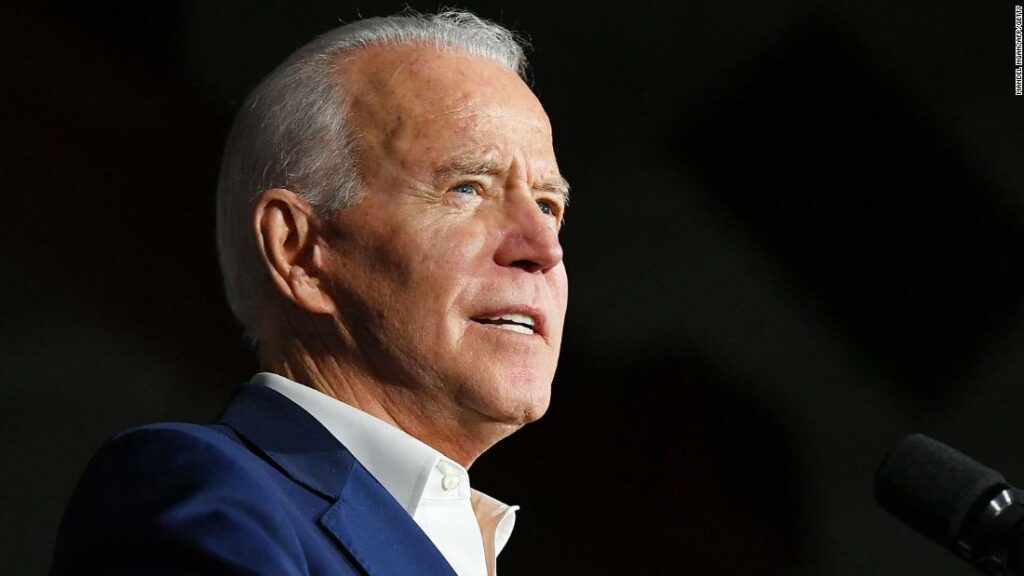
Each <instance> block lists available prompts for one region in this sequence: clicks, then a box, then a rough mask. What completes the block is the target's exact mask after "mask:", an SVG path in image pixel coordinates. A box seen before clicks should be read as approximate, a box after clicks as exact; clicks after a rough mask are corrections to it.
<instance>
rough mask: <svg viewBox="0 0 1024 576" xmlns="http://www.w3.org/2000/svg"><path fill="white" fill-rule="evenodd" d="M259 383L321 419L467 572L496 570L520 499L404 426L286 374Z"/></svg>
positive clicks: (468, 575)
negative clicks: (499, 496) (488, 484)
mask: <svg viewBox="0 0 1024 576" xmlns="http://www.w3.org/2000/svg"><path fill="white" fill-rule="evenodd" d="M251 384H253V385H256V386H266V387H267V388H271V389H273V390H276V391H277V392H280V393H281V394H283V395H284V396H285V397H287V398H288V399H290V400H291V401H292V402H295V403H296V404H298V405H299V406H300V407H301V408H302V409H304V410H305V411H306V412H309V414H310V415H311V416H313V417H314V418H316V419H317V421H319V422H320V423H321V424H322V425H323V426H324V428H327V430H328V431H329V432H330V433H331V434H332V435H333V436H334V437H335V438H337V439H338V441H339V442H341V443H342V444H343V445H344V446H345V448H348V450H349V452H351V453H352V455H353V456H355V458H356V460H358V461H359V463H360V464H362V465H363V467H364V468H366V469H367V471H369V472H370V474H372V475H373V477H374V478H376V479H377V480H378V481H379V482H380V483H381V484H382V485H383V486H384V488H385V489H386V490H387V491H388V492H390V493H391V495H392V496H393V497H394V498H395V500H397V501H398V503H399V504H400V505H401V506H402V508H404V509H405V511H406V512H408V513H409V515H410V516H412V519H413V520H414V521H415V522H416V524H418V525H419V527H420V528H421V529H423V532H425V533H426V535H427V536H428V537H429V538H430V540H431V541H432V542H433V543H434V545H435V546H437V549H438V550H440V551H441V554H442V555H443V556H444V557H445V560H447V561H448V563H449V564H451V566H452V568H454V569H455V572H456V573H457V574H458V575H459V576H495V573H496V567H495V559H496V558H497V556H498V554H499V553H500V552H501V550H502V549H503V548H504V547H505V544H506V543H507V542H508V539H509V536H510V535H511V534H512V528H513V526H514V525H515V521H516V510H518V509H519V507H518V506H508V505H506V504H503V503H501V502H499V501H498V500H495V499H494V498H491V497H490V496H487V495H486V494H484V493H482V492H478V491H476V490H473V489H471V488H470V485H469V474H468V473H467V472H466V469H465V468H463V467H462V466H460V465H459V464H458V463H456V462H454V461H452V460H450V459H448V458H446V457H445V456H444V455H443V454H441V453H440V452H438V451H437V450H434V449H433V448H431V447H430V446H427V445H426V444H424V443H423V442H421V441H419V440H417V439H416V438H413V437H412V436H410V435H409V434H406V433H405V432H404V431H402V430H400V429H399V428H397V427H395V426H393V425H391V424H389V423H387V422H384V421H383V420H380V419H378V418H376V417H374V416H371V415H369V414H367V413H366V412H363V411H361V410H358V409H356V408H353V407H352V406H349V405H348V404H345V403H344V402H341V401H339V400H336V399H334V398H331V397H330V396H327V395H326V394H322V393H320V392H318V391H316V390H314V389H312V388H310V387H308V386H304V385H302V384H298V383H296V382H293V381H291V380H289V379H287V378H285V377H283V376H279V375H277V374H272V373H270V372H261V373H259V374H257V375H256V376H254V377H253V379H252V382H251Z"/></svg>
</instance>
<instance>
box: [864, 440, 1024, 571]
mask: <svg viewBox="0 0 1024 576" xmlns="http://www.w3.org/2000/svg"><path fill="white" fill-rule="evenodd" d="M875 500H877V501H878V503H879V504H880V505H881V506H882V508H885V510H886V511H888V512H889V513H890V514H892V515H893V516H896V517H897V518H899V519H900V520H901V521H903V522H904V523H905V524H907V525H909V526H910V527H911V528H913V529H914V530H917V531H918V532H920V533H922V534H924V535H925V536H927V537H928V538H930V539H932V540H933V541H935V542H936V543H938V544H939V545H940V546H943V547H945V548H947V549H948V550H951V551H952V552H953V553H955V554H956V555H958V556H960V557H961V558H963V559H964V560H967V561H968V562H970V563H971V564H973V565H974V567H975V568H977V569H979V570H981V571H982V572H984V573H986V574H998V575H1002V576H1024V493H1022V492H1021V491H1020V490H1018V489H1017V488H1014V487H1013V486H1010V485H1009V484H1007V482H1006V480H1005V479H1004V478H1003V476H1002V474H1000V473H999V472H996V471H995V470H993V469H991V468H988V467H986V466H983V465H981V464H979V463H977V462H975V461H974V460H972V459H970V458H968V457H967V456H965V455H963V454H961V453H960V452H957V451H956V450H954V449H952V448H950V447H949V446H946V445H945V444H942V443H941V442H937V441H935V440H933V439H931V438H929V437H927V436H924V435H922V434H912V435H910V436H907V437H906V438H904V439H903V440H900V441H899V443H897V444H896V446H895V447H893V449H892V450H891V451H890V452H889V454H888V455H887V456H886V457H885V460H884V461H883V462H882V465H881V466H880V467H879V468H878V472H877V473H876V474H875Z"/></svg>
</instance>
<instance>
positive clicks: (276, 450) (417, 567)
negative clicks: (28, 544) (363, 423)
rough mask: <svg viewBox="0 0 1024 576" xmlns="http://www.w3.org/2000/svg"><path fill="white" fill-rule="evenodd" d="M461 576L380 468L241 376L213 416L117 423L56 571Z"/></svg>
mask: <svg viewBox="0 0 1024 576" xmlns="http://www.w3.org/2000/svg"><path fill="white" fill-rule="evenodd" d="M70 574H82V575H89V574H104V575H110V574H139V575H141V574H146V575H150V574H166V575H177V574H190V575H236V574H247V575H254V574H261V575H262V574H266V575H268V576H269V575H272V576H291V575H298V574H303V575H323V576H328V575H330V576H334V575H339V576H340V575H354V574H367V575H371V576H385V575H392V576H400V575H401V576H408V575H412V574H416V575H420V574H422V575H429V576H454V574H455V573H454V571H453V570H452V569H451V567H450V566H449V565H448V563H447V562H446V561H445V560H444V557H443V556H441V553H440V552H439V551H438V550H437V548H436V547H435V546H434V545H433V544H432V543H431V542H430V540H429V539H428V538H427V536H426V535H425V534H424V533H423V532H422V530H420V528H419V527H418V526H417V525H416V523H415V522H413V520H412V518H411V517H410V516H409V515H408V513H406V511H405V510H404V509H403V508H402V507H401V506H400V505H399V504H398V502H397V501H396V500H395V499H394V498H392V497H391V495H390V494H389V493H388V492H387V491H386V490H385V489H384V487H383V486H381V485H380V483H379V482H377V480H376V479H375V478H373V476H371V475H370V474H369V472H367V471H366V469H365V468H363V466H362V465H361V464H359V462H358V461H356V459H355V458H354V457H353V456H352V454H351V453H350V452H349V451H348V450H346V449H345V447H344V446H342V445H341V444H340V443H339V442H338V441H337V439H335V438H334V436H332V435H331V434H330V432H328V431H327V430H326V429H325V428H324V427H323V426H322V425H321V424H320V423H319V422H317V421H316V420H315V419H314V418H313V417H312V416H310V415H309V414H308V413H307V412H305V411H304V410H303V409H302V408H299V407H298V406H296V405H295V404H294V403H292V402H291V401H290V400H288V399H287V398H285V397H284V396H282V395H281V394H279V393H277V392H275V391H273V390H270V389H269V388H262V387H255V386H243V387H242V388H241V389H240V390H239V392H238V393H237V394H236V395H235V397H234V399H233V400H232V401H231V403H230V405H229V406H228V408H227V410H226V411H225V413H224V415H223V416H222V417H221V419H220V420H219V421H218V422H217V423H215V424H210V425H195V424H173V423H172V424H155V425H151V426H143V427H141V428H135V429H131V430H128V431H126V432H123V433H121V434H120V435H118V436H117V437H115V438H114V439H113V440H112V441H111V442H110V443H108V444H107V445H105V446H104V447H103V448H102V449H101V450H100V451H99V452H98V453H97V454H96V456H95V457H94V458H93V460H92V462H90V464H89V466H88V468H87V469H86V471H85V473H84V475H83V476H82V479H81V480H80V481H79V484H78V486H77V488H76V489H75V492H74V494H73V495H72V498H71V502H70V503H69V505H68V508H67V510H66V511H65V515H64V520H63V522H62V524H61V528H60V531H59V533H58V536H57V546H56V551H55V555H54V563H53V570H52V576H63V575H70Z"/></svg>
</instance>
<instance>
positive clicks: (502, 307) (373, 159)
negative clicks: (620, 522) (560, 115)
mask: <svg viewBox="0 0 1024 576" xmlns="http://www.w3.org/2000/svg"><path fill="white" fill-rule="evenodd" d="M347 72H348V73H347V75H346V77H347V78H348V79H349V81H350V84H349V88H350V90H352V91H353V94H354V100H353V102H352V108H351V116H350V118H351V120H352V123H353V128H354V132H355V134H356V137H357V138H358V141H359V144H360V151H359V158H360V169H361V171H362V174H363V175H364V181H365V191H366V196H365V198H364V200H363V201H362V202H361V203H360V204H358V205H357V206H354V207H351V208H346V209H344V210H341V211H340V212H338V213H337V214H336V215H335V216H333V217H332V220H331V228H332V230H333V233H332V235H331V236H330V237H329V238H328V239H327V240H326V257H325V259H324V260H325V264H324V267H325V271H326V272H327V274H328V278H329V283H328V285H329V290H330V292H331V296H332V298H333V299H334V301H335V303H336V307H337V310H338V315H339V320H340V322H341V325H342V326H343V327H344V328H345V329H346V330H347V331H348V335H347V337H348V338H350V339H351V340H352V342H353V343H354V345H355V346H356V348H357V349H358V352H359V354H360V355H361V359H362V361H363V362H364V367H365V369H366V370H367V371H369V372H370V373H371V375H372V376H373V377H374V378H375V379H377V380H379V381H382V382H387V383H389V384H392V385H394V386H395V388H397V389H401V390H403V392H401V393H404V394H406V395H408V394H407V393H408V392H409V391H413V392H414V393H415V397H417V398H422V400H423V409H424V410H425V411H437V409H438V408H441V409H442V410H443V411H447V410H448V409H449V408H454V413H455V414H457V415H458V418H460V419H467V418H469V419H476V420H478V421H481V422H501V423H507V424H510V425H519V424H523V423H525V422H529V421H532V420H534V419H536V418H538V417H540V416H541V415H542V414H543V413H544V411H545V410H546V409H547V405H548V400H549V397H550V387H551V381H552V378H553V377H554V372H555V365H556V363H557V360H558V350H559V345H560V343H561V337H562V324H563V321H564V317H565V308H566V298H567V290H568V284H567V280H566V273H565V267H564V265H563V263H562V248H561V245H560V244H559V239H558V230H559V227H560V225H561V220H562V214H563V211H564V208H565V198H564V195H563V192H564V189H565V186H564V181H563V180H562V178H561V176H560V174H559V171H558V166H557V164H556V162H555V154H554V150H553V148H552V141H551V126H550V124H549V122H548V119H547V116H546V114H545V113H544V110H543V108H542V107H541V105H540V102H538V101H537V99H536V97H534V95H533V93H532V92H531V91H530V90H529V88H527V86H526V85H525V84H524V83H523V82H522V81H521V80H520V79H519V78H518V77H517V76H516V75H515V74H514V73H513V72H511V71H509V70H508V69H506V68H504V67H503V66H501V65H499V64H497V63H495V62H492V61H490V60H487V59H483V58H479V57H474V56H469V55H465V54H457V53H452V54H446V53H442V52H439V51H436V50H433V49H429V48H420V47H401V48H396V47H380V48H370V49H364V50H362V51H361V52H359V53H358V54H357V55H356V57H355V59H354V60H353V61H352V62H351V63H349V64H348V68H347ZM396 393H399V392H396ZM435 416H436V417H444V416H445V414H443V412H442V413H436V414H435Z"/></svg>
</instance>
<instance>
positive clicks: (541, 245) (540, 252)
mask: <svg viewBox="0 0 1024 576" xmlns="http://www.w3.org/2000/svg"><path fill="white" fill-rule="evenodd" d="M506 215H507V218H506V219H505V222H504V225H503V226H502V230H501V234H502V236H501V240H500V243H499V244H498V248H497V250H496V251H495V253H494V261H495V263H497V264H498V265H499V266H506V267H510V268H519V269H521V270H524V271H526V272H529V273H531V274H533V273H537V272H540V273H543V272H547V271H548V270H550V269H552V268H554V267H555V266H558V264H559V263H560V262H561V261H562V256H563V253H562V244H561V242H559V240H558V224H557V223H556V222H555V217H554V216H550V215H547V214H544V213H543V212H541V210H540V207H539V206H538V205H537V202H536V201H535V200H534V199H533V197H532V195H523V196H519V197H518V198H516V199H514V200H510V201H509V202H508V205H507V210H506Z"/></svg>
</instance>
